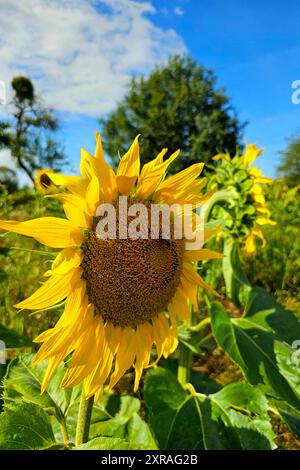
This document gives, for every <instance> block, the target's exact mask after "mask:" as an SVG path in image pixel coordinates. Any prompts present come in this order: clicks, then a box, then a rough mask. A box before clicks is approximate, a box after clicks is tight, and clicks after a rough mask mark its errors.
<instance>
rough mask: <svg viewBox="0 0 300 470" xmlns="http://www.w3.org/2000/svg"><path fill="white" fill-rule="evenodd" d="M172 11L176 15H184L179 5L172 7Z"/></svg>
mask: <svg viewBox="0 0 300 470" xmlns="http://www.w3.org/2000/svg"><path fill="white" fill-rule="evenodd" d="M174 13H175V15H177V16H182V15H184V11H183V9H182V8H180V7H175V8H174Z"/></svg>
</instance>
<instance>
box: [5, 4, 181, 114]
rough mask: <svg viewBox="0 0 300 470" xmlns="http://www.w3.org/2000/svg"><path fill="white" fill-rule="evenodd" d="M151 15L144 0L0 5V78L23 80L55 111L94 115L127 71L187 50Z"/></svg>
mask: <svg viewBox="0 0 300 470" xmlns="http://www.w3.org/2000/svg"><path fill="white" fill-rule="evenodd" d="M153 14H155V10H154V8H153V6H152V4H151V2H150V1H142V2H141V1H139V2H138V1H134V0H101V1H95V0H26V2H25V1H24V2H20V1H19V0H1V3H0V31H1V36H0V56H1V70H0V80H4V81H6V83H8V82H9V81H10V79H11V77H12V76H13V75H16V74H20V73H22V74H26V75H29V76H30V77H32V78H33V80H34V83H35V84H36V86H37V89H38V90H39V91H40V92H41V93H42V94H43V96H44V98H45V100H46V101H47V103H49V104H51V105H52V106H54V107H55V108H56V109H58V110H62V111H68V112H72V113H83V114H86V115H90V116H99V115H100V114H102V113H104V112H106V111H108V110H110V109H111V108H112V107H113V105H114V104H115V103H116V101H117V100H119V99H120V98H121V97H122V96H123V94H124V91H125V90H126V84H127V83H128V79H129V77H130V76H131V74H132V73H147V72H148V71H149V70H150V69H151V68H152V67H153V65H154V64H155V63H157V62H160V61H163V60H165V59H166V58H167V57H168V56H169V55H170V54H173V53H177V52H182V51H184V50H185V46H184V43H183V41H182V39H181V38H180V37H179V36H178V35H177V33H176V32H175V31H174V30H172V29H168V30H163V29H162V28H159V27H157V26H155V25H154V24H153V22H152V21H151V17H150V15H153Z"/></svg>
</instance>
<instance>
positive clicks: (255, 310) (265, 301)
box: [244, 287, 300, 344]
mask: <svg viewBox="0 0 300 470" xmlns="http://www.w3.org/2000/svg"><path fill="white" fill-rule="evenodd" d="M244 317H245V318H248V319H249V320H251V321H252V322H254V323H256V324H257V325H260V326H261V327H262V328H264V329H267V330H270V331H272V332H273V333H274V334H276V336H277V337H278V339H281V340H282V341H286V342H287V343H288V344H292V343H293V341H294V340H295V339H300V321H299V319H298V318H297V317H295V315H293V313H292V312H290V311H289V310H286V309H285V308H284V307H283V306H282V305H280V304H279V303H278V302H276V300H275V299H274V297H273V296H272V295H271V294H269V293H268V292H267V291H266V290H265V289H263V288H262V287H254V288H252V289H251V292H250V295H249V298H248V302H247V305H246V311H245V314H244Z"/></svg>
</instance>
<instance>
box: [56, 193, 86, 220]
mask: <svg viewBox="0 0 300 470" xmlns="http://www.w3.org/2000/svg"><path fill="white" fill-rule="evenodd" d="M47 197H48V198H53V199H58V200H59V201H61V202H62V203H63V208H64V212H65V214H66V217H67V218H68V219H69V220H70V222H71V223H72V224H74V225H76V226H78V227H83V228H90V227H91V224H92V220H91V217H90V216H89V215H88V209H87V205H86V203H85V200H84V199H82V198H81V197H80V196H78V195H76V194H67V193H64V194H51V195H48V196H47Z"/></svg>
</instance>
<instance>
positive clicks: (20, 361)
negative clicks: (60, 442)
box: [3, 354, 81, 422]
mask: <svg viewBox="0 0 300 470" xmlns="http://www.w3.org/2000/svg"><path fill="white" fill-rule="evenodd" d="M33 357H34V356H33V355H29V354H26V355H20V356H18V357H17V358H15V359H14V360H13V361H11V363H10V365H9V368H8V371H7V374H6V377H5V379H4V381H3V386H4V393H3V399H4V408H5V409H14V408H15V407H16V405H18V404H19V403H22V402H25V403H32V404H34V405H37V406H39V407H40V408H41V409H43V410H44V411H46V412H47V413H48V414H49V415H54V416H55V417H56V419H57V420H58V421H59V422H61V421H62V420H64V419H65V418H66V417H67V416H68V412H69V410H70V408H71V407H72V406H73V405H74V403H78V401H79V397H80V392H81V388H80V387H75V388H73V389H62V388H61V387H60V383H61V381H62V378H63V375H64V373H65V371H66V369H65V367H64V365H63V364H60V365H59V366H58V368H57V370H56V373H55V375H54V378H53V380H52V381H51V382H50V385H49V387H48V388H47V390H46V391H45V392H44V393H43V394H41V384H42V380H43V376H44V373H45V366H46V363H45V362H43V363H41V364H39V365H38V366H35V367H33V366H32V364H31V363H32V360H33Z"/></svg>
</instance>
